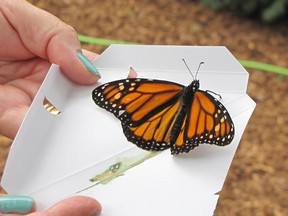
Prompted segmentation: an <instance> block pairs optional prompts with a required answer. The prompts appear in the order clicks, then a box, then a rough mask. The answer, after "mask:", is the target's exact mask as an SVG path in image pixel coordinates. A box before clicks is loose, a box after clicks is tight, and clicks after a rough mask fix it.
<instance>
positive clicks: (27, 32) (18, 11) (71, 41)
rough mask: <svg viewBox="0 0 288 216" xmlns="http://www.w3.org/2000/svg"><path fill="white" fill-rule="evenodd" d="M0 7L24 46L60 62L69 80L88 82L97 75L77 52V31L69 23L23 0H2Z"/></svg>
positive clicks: (43, 56) (92, 80) (90, 82)
mask: <svg viewBox="0 0 288 216" xmlns="http://www.w3.org/2000/svg"><path fill="white" fill-rule="evenodd" d="M1 10H2V13H3V14H4V16H5V18H6V19H7V20H8V22H9V23H10V25H12V27H13V28H14V29H15V30H16V31H17V32H18V34H19V36H20V38H21V40H22V43H23V44H24V46H25V47H27V49H28V50H30V51H31V52H32V53H34V54H35V55H37V56H39V57H41V58H44V59H48V60H49V61H50V62H51V63H55V64H58V65H60V67H61V69H62V71H63V72H64V73H65V74H66V75H67V76H68V77H69V78H70V79H71V80H73V81H75V82H77V83H80V84H92V83H95V82H96V81H97V80H98V79H99V78H100V75H99V72H98V71H97V69H96V68H95V67H94V66H93V65H92V63H91V62H90V61H89V60H88V59H85V58H86V57H85V55H83V54H81V52H80V51H81V48H80V47H81V46H80V42H79V40H78V38H77V33H76V32H75V30H74V29H73V28H72V27H71V26H68V25H66V24H65V23H63V22H62V21H61V20H59V19H58V18H57V17H55V16H53V15H51V14H49V13H48V12H46V11H43V10H41V9H39V8H36V7H34V6H32V5H31V4H29V3H28V2H27V1H23V0H14V1H4V2H3V3H2V4H1ZM35 17H37V19H35ZM19 20H21V21H19ZM32 23H33V25H32ZM93 74H94V75H93Z"/></svg>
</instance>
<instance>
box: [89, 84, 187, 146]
mask: <svg viewBox="0 0 288 216" xmlns="http://www.w3.org/2000/svg"><path fill="white" fill-rule="evenodd" d="M183 89H184V86H182V85H180V84H177V83H173V82H168V81H163V80H150V79H126V80H118V81H114V82H110V83H107V84H104V85H102V86H99V87H97V88H96V89H95V90H94V91H93V100H94V101H95V103H96V104H97V105H99V106H100V107H102V108H104V109H106V110H107V111H109V112H112V113H113V114H114V115H115V116H116V117H117V118H118V119H120V121H121V122H122V127H123V132H124V134H125V136H126V137H127V139H128V141H130V142H133V143H134V144H136V145H137V146H139V147H141V148H143V149H146V150H156V151H157V150H164V149H167V148H169V147H170V143H169V134H170V131H171V129H172V126H173V122H174V121H175V118H176V116H177V113H178V111H179V107H180V106H181V96H182V93H183Z"/></svg>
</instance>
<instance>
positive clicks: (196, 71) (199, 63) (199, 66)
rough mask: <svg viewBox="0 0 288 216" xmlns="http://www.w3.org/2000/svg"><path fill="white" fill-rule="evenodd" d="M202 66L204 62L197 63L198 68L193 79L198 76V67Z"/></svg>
mask: <svg viewBox="0 0 288 216" xmlns="http://www.w3.org/2000/svg"><path fill="white" fill-rule="evenodd" d="M202 64H204V62H200V63H199V66H198V68H197V71H196V74H195V79H196V78H197V74H198V72H199V69H200V67H201V65H202Z"/></svg>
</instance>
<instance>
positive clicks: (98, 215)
mask: <svg viewBox="0 0 288 216" xmlns="http://www.w3.org/2000/svg"><path fill="white" fill-rule="evenodd" d="M100 215H101V213H100V212H96V213H95V214H93V215H91V216H100Z"/></svg>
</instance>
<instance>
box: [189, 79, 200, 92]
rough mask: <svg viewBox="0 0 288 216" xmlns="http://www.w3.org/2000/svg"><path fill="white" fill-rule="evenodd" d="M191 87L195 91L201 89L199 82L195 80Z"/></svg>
mask: <svg viewBox="0 0 288 216" xmlns="http://www.w3.org/2000/svg"><path fill="white" fill-rule="evenodd" d="M190 86H191V87H192V90H193V91H196V90H197V89H199V88H200V82H199V80H196V79H195V80H193V81H192V83H191V84H190Z"/></svg>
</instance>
